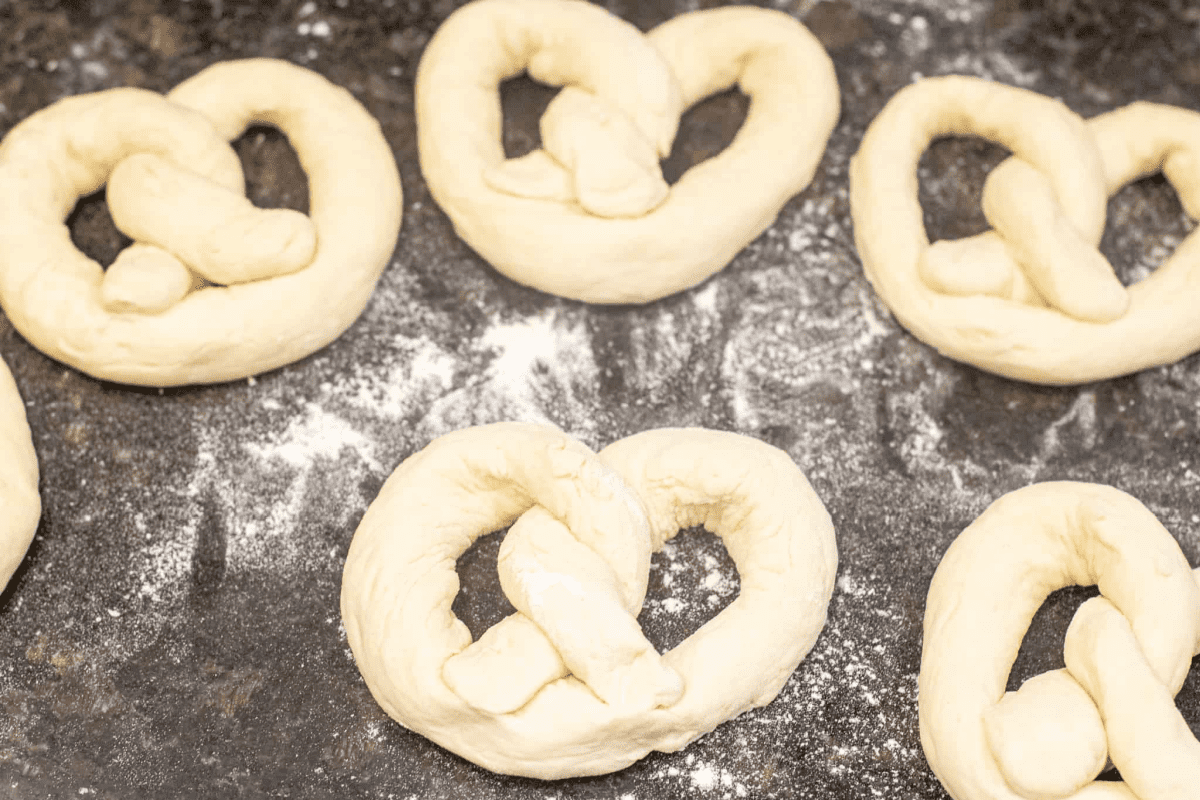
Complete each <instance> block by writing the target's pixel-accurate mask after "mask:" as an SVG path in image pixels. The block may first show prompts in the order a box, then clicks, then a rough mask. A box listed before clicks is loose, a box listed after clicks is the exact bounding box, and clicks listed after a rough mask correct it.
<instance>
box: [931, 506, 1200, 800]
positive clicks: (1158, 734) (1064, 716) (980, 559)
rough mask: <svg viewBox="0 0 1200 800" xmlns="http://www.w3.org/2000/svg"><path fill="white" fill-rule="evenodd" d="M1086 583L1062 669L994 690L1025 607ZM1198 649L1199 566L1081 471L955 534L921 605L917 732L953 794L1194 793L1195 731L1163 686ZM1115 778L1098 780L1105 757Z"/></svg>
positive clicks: (1167, 798)
mask: <svg viewBox="0 0 1200 800" xmlns="http://www.w3.org/2000/svg"><path fill="white" fill-rule="evenodd" d="M1092 584H1096V585H1098V586H1099V588H1100V592H1101V596H1100V597H1096V598H1093V599H1091V600H1089V601H1087V602H1086V603H1084V604H1083V606H1081V607H1080V609H1079V611H1078V612H1077V613H1076V615H1075V618H1074V620H1073V621H1072V623H1071V627H1070V628H1069V629H1068V631H1067V640H1066V664H1067V667H1066V669H1065V670H1057V671H1054V672H1047V673H1043V674H1041V675H1038V676H1036V677H1034V678H1032V679H1030V680H1028V681H1026V682H1025V683H1024V684H1023V685H1022V686H1021V688H1020V689H1019V690H1017V691H1016V692H1010V693H1007V694H1006V693H1005V690H1004V689H1005V685H1006V683H1007V681H1008V675H1009V671H1010V670H1011V668H1012V665H1013V662H1014V661H1015V660H1016V657H1017V650H1018V648H1019V647H1020V644H1021V639H1022V638H1023V637H1024V636H1025V631H1026V630H1027V629H1028V628H1029V624H1030V622H1031V621H1032V619H1033V616H1034V613H1035V612H1036V611H1037V609H1038V607H1039V606H1040V605H1041V604H1042V602H1043V601H1044V600H1045V599H1046V597H1047V596H1048V595H1049V594H1050V593H1051V592H1053V591H1055V590H1056V589H1060V588H1062V587H1064V586H1072V585H1081V586H1089V585H1092ZM1197 654H1200V570H1196V571H1195V573H1193V571H1192V569H1191V568H1190V567H1189V566H1188V563H1187V560H1186V559H1185V558H1184V555H1183V553H1182V552H1181V551H1180V549H1179V545H1178V544H1177V543H1176V541H1175V539H1174V538H1172V537H1171V534H1170V533H1168V532H1167V531H1166V529H1165V528H1163V526H1162V525H1161V524H1159V522H1158V520H1157V519H1155V518H1154V515H1153V514H1151V513H1150V512H1149V511H1148V510H1147V509H1146V507H1145V506H1143V505H1142V504H1141V503H1139V502H1138V501H1137V500H1135V499H1133V498H1132V497H1130V496H1129V495H1127V494H1125V493H1124V492H1121V491H1118V490H1116V489H1113V488H1110V487H1107V486H1098V485H1095V484H1086V483H1067V482H1062V483H1043V484H1037V485H1034V486H1029V487H1026V488H1024V489H1020V490H1018V491H1015V492H1012V493H1010V494H1007V495H1005V496H1004V497H1001V498H1000V499H999V500H997V501H996V502H995V503H993V504H992V506H991V507H990V508H989V509H988V510H987V511H985V512H984V513H983V514H982V515H981V516H980V517H979V518H978V519H977V520H975V522H973V523H972V524H971V525H970V526H969V527H968V528H967V529H966V530H965V531H963V532H962V534H961V535H960V536H959V537H958V539H956V540H955V541H954V543H953V544H952V545H951V546H950V548H949V549H948V550H947V551H946V555H945V556H944V557H943V558H942V561H941V564H939V565H938V568H937V572H936V573H935V574H934V576H933V582H932V584H931V585H930V587H929V599H928V602H927V603H926V607H925V642H924V651H923V653H922V657H921V676H920V720H921V742H922V744H923V745H924V748H925V755H926V757H927V758H928V760H929V764H930V766H931V767H932V768H933V771H934V773H935V774H936V775H937V776H938V779H939V780H941V782H942V785H943V786H945V787H946V791H947V792H949V793H950V796H951V797H953V798H955V800H1044V799H1045V798H1076V799H1077V800H1106V799H1111V800H1118V798H1119V799H1120V800H1196V799H1197V798H1200V743H1197V741H1196V739H1195V737H1194V736H1192V734H1191V731H1190V730H1189V729H1188V725H1187V722H1185V721H1184V719H1183V717H1182V716H1181V715H1180V713H1179V710H1178V709H1177V708H1176V707H1175V704H1174V701H1173V698H1174V696H1175V694H1176V693H1177V692H1178V691H1179V689H1180V687H1181V686H1182V685H1183V682H1184V680H1185V678H1186V677H1187V674H1188V669H1189V668H1190V666H1191V660H1192V657H1193V655H1197ZM1109 757H1111V758H1112V762H1113V763H1114V764H1115V765H1116V767H1117V768H1118V769H1119V770H1120V772H1121V776H1122V778H1124V783H1119V782H1110V781H1095V778H1096V776H1097V775H1099V774H1100V772H1101V771H1102V770H1103V769H1104V767H1105V764H1106V762H1107V759H1108V758H1109Z"/></svg>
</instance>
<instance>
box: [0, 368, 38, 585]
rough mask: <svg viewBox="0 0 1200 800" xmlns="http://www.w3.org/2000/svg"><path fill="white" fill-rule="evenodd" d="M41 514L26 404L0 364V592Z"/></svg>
mask: <svg viewBox="0 0 1200 800" xmlns="http://www.w3.org/2000/svg"><path fill="white" fill-rule="evenodd" d="M41 514H42V504H41V499H40V498H39V496H38V462H37V453H36V452H34V449H33V440H32V438H31V437H30V433H29V423H28V422H26V420H25V404H24V403H22V402H21V395H20V394H18V392H17V385H16V384H15V383H14V382H13V379H12V374H11V373H10V372H9V371H8V367H7V366H5V365H4V362H3V361H0V590H3V589H4V587H5V586H7V585H8V579H9V578H11V577H12V574H13V572H14V571H15V570H16V568H17V565H18V564H20V563H21V559H22V558H24V557H25V551H26V550H28V549H29V543H30V542H32V541H33V535H34V533H35V532H36V531H37V526H38V520H39V519H40V517H41Z"/></svg>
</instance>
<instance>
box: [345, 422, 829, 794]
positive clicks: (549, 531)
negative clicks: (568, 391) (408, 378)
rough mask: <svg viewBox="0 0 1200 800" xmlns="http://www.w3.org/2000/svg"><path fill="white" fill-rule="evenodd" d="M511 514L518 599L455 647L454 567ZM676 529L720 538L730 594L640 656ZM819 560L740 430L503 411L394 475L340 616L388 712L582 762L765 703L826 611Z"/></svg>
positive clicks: (475, 744) (493, 752)
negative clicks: (657, 578)
mask: <svg viewBox="0 0 1200 800" xmlns="http://www.w3.org/2000/svg"><path fill="white" fill-rule="evenodd" d="M509 524H511V525H512V528H511V529H510V531H509V532H508V534H507V535H506V537H505V540H504V543H503V545H502V548H501V551H500V557H499V565H498V566H499V572H500V579H501V586H502V587H503V589H504V592H505V594H506V595H507V596H508V598H509V599H510V600H511V601H512V603H513V605H514V606H515V607H516V608H517V609H518V613H517V614H514V615H512V616H510V617H508V618H507V619H505V620H503V621H502V622H500V623H497V624H496V625H494V626H493V627H492V628H491V629H489V630H488V631H487V633H485V634H484V635H483V636H482V637H480V639H479V640H478V641H476V642H472V641H471V635H470V633H469V632H468V631H467V628H466V626H465V625H464V624H463V623H462V622H460V621H459V620H458V619H457V618H456V617H455V616H454V614H453V613H452V611H451V604H452V603H453V602H454V598H455V596H456V594H457V593H458V588H459V583H458V576H457V575H456V574H455V562H456V560H457V558H458V557H459V556H460V555H461V554H462V553H463V552H465V551H466V549H467V548H468V547H470V545H471V543H472V542H473V541H474V540H475V539H476V538H478V537H479V536H481V535H483V534H485V533H488V532H490V531H494V530H497V529H500V528H503V527H504V526H506V525H509ZM695 525H704V526H705V527H706V528H707V529H708V530H709V531H711V532H713V533H714V534H716V535H717V536H719V537H721V539H722V540H723V542H724V544H725V546H726V548H727V549H728V551H729V554H730V556H731V557H732V558H733V560H734V563H735V564H736V565H737V568H738V572H739V574H740V576H741V592H740V594H739V595H738V597H737V599H735V600H734V601H733V603H731V604H730V605H729V606H728V607H727V608H725V609H724V610H723V611H722V612H721V613H720V614H718V615H717V616H716V617H714V618H713V619H711V620H709V621H708V622H707V623H706V624H705V625H704V626H703V627H702V628H701V629H700V630H698V631H697V632H695V633H694V634H692V636H690V637H689V638H688V639H686V640H685V641H684V642H683V643H681V644H680V645H679V646H677V647H675V648H674V649H673V650H671V651H670V652H668V653H665V654H663V655H659V654H658V653H657V651H656V650H655V649H654V647H653V646H652V645H651V644H650V643H649V642H648V641H646V639H645V637H644V636H643V635H642V632H641V629H640V627H639V626H638V624H637V621H636V616H637V613H638V610H639V609H640V608H641V605H642V599H643V597H644V595H645V591H646V584H647V578H648V571H649V563H650V554H651V552H652V551H654V550H657V549H659V548H661V547H662V546H663V544H664V543H665V542H666V541H667V540H668V539H670V538H671V537H672V536H674V535H675V534H676V533H678V532H679V531H680V530H681V529H682V528H687V527H691V526H695ZM836 568H837V547H836V542H835V539H834V531H833V525H832V523H831V521H830V519H829V515H828V513H827V512H826V511H825V508H824V506H823V505H822V504H821V501H820V499H819V498H818V497H817V496H816V494H815V493H814V492H813V490H812V488H811V487H810V486H809V485H808V482H807V481H806V480H805V478H804V476H803V475H802V474H801V472H800V471H799V469H797V467H796V465H795V464H794V463H793V462H792V460H791V459H790V458H789V457H788V456H787V454H786V453H783V452H782V451H779V450H777V449H775V448H773V447H771V446H769V445H766V444H764V443H762V442H760V441H758V440H755V439H750V438H748V437H743V436H739V435H737V434H732V433H725V432H718V431H707V430H700V429H663V430H654V431H648V432H645V433H641V434H637V435H635V436H630V437H628V438H626V439H622V440H620V441H618V442H616V443H614V444H612V445H610V446H609V447H607V448H605V449H604V450H602V451H601V452H600V453H599V455H597V454H595V453H593V452H592V451H590V450H589V449H588V448H587V447H585V446H583V445H582V444H580V443H579V442H577V441H575V440H573V439H571V438H569V437H568V436H566V435H565V434H563V433H561V432H560V431H558V430H557V429H555V428H551V427H549V426H543V425H529V424H520V423H500V424H496V425H488V426H483V427H478V428H468V429H466V430H462V431H458V432H455V433H451V434H448V435H446V436H443V437H441V438H439V439H436V440H435V441H433V442H432V443H431V444H429V445H428V446H427V447H426V448H425V449H424V450H422V451H420V452H419V453H417V454H415V455H413V456H412V457H410V458H409V459H407V460H406V461H404V463H402V464H401V465H400V466H399V467H398V468H397V469H396V471H395V472H394V473H393V474H392V476H391V477H390V478H389V479H388V481H387V482H386V483H385V484H384V486H383V489H382V490H381V491H380V493H379V496H378V497H377V498H376V500H375V501H374V502H373V503H372V504H371V507H370V508H369V509H368V510H367V513H366V515H365V516H364V517H363V520H362V523H361V524H360V525H359V528H358V530H357V532H356V533H355V535H354V540H353V542H352V543H351V545H350V552H349V555H348V556H347V559H346V567H345V572H344V575H343V582H342V618H343V621H344V623H345V626H346V635H347V638H348V640H349V643H350V648H351V650H352V651H353V652H354V657H355V660H356V662H357V663H358V667H359V670H360V671H361V672H362V675H363V679H364V680H365V681H366V683H367V686H368V687H369V688H370V690H371V693H372V694H373V695H374V696H375V699H376V700H377V701H378V702H379V704H380V705H381V706H382V707H383V709H384V710H385V711H386V712H387V713H388V714H389V715H390V716H391V717H392V718H393V719H395V720H397V721H398V722H400V723H401V724H402V725H404V726H405V727H407V728H411V729H412V730H414V731H417V732H418V733H421V734H422V735H424V736H427V737H429V738H430V739H432V740H434V741H435V742H437V743H438V744H440V745H442V746H443V747H446V748H447V749H449V750H452V751H454V752H455V753H458V754H459V755H461V756H463V757H464V758H467V759H470V760H471V761H473V762H475V763H476V764H479V765H481V766H484V767H486V768H488V769H490V770H493V771H495V772H502V773H509V774H516V775H526V776H530V777H536V778H543V779H555V778H565V777H573V776H581V775H599V774H603V773H607V772H612V771H614V770H617V769H621V768H622V767H625V766H627V765H629V764H631V763H633V762H634V761H636V760H637V759H639V758H641V757H642V756H644V755H646V753H648V752H649V751H651V750H662V751H674V750H678V749H680V748H682V747H684V746H685V745H687V744H688V743H689V742H691V741H693V740H694V739H696V738H697V737H699V736H701V735H703V734H704V733H706V732H708V731H710V730H712V729H713V728H715V727H716V726H717V725H719V724H720V723H721V722H723V721H725V720H727V719H729V718H731V717H733V716H736V715H737V714H740V713H741V712H743V711H746V710H747V709H750V708H753V707H757V706H762V705H766V704H767V703H769V702H770V701H771V700H772V699H774V698H775V696H776V695H777V694H778V693H779V691H780V689H782V687H783V685H784V683H785V682H786V681H787V679H788V677H789V676H790V675H791V673H792V672H793V671H794V670H795V668H796V666H797V665H798V664H799V663H800V661H801V660H802V659H803V658H804V656H805V655H806V654H807V653H808V651H809V650H810V649H811V648H812V646H813V643H814V642H815V641H816V638H817V635H818V634H819V633H820V631H821V629H822V628H823V627H824V624H825V614H826V608H827V606H828V603H829V599H830V596H831V595H832V592H833V580H834V573H835V571H836Z"/></svg>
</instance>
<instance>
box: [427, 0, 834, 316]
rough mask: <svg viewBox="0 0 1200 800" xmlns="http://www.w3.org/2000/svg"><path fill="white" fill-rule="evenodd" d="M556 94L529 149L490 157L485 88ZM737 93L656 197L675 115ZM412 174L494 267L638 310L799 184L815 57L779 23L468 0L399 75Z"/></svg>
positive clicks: (691, 279)
mask: <svg viewBox="0 0 1200 800" xmlns="http://www.w3.org/2000/svg"><path fill="white" fill-rule="evenodd" d="M526 70H527V71H528V73H529V75H530V76H531V77H533V78H535V79H536V80H539V81H542V82H543V83H548V84H552V85H555V86H566V87H567V88H565V89H564V90H563V91H562V92H561V93H560V94H559V95H558V96H557V97H556V98H555V99H554V101H553V102H552V103H551V104H550V107H549V108H548V109H547V111H546V114H545V116H543V117H542V143H543V146H544V148H545V149H542V150H537V151H534V152H533V153H531V154H530V155H528V156H525V157H524V158H521V159H512V160H507V161H506V160H505V156H504V150H503V148H502V147H501V143H500V129H501V109H500V97H499V92H498V86H499V84H500V82H501V81H503V80H505V79H506V78H510V77H513V76H514V75H517V74H518V73H520V72H522V71H526ZM734 85H737V86H738V87H739V88H740V89H741V90H742V91H743V92H745V93H746V94H747V95H749V96H750V98H751V103H750V111H749V113H748V115H747V117H746V122H745V124H744V125H743V126H742V129H741V130H740V131H739V133H738V135H737V137H736V138H735V139H734V141H733V143H732V144H730V145H729V147H728V148H726V149H725V150H724V151H723V152H722V153H721V154H719V155H717V156H715V157H713V158H711V159H709V160H708V161H706V162H704V163H703V164H700V165H698V166H696V167H695V168H693V169H691V170H689V171H688V172H687V173H686V174H684V175H683V177H681V178H680V179H679V181H678V182H677V183H676V184H675V185H674V186H672V187H670V188H669V189H668V187H667V185H666V183H665V182H664V181H663V178H662V174H661V172H660V170H659V164H658V162H659V159H661V158H664V157H665V156H666V155H667V154H668V153H669V151H670V149H671V142H672V140H673V139H674V137H675V132H676V128H677V126H678V124H679V115H680V113H682V111H683V110H684V108H686V107H687V106H690V105H692V104H693V103H695V102H697V101H699V100H700V99H702V98H704V97H706V96H708V95H710V94H714V93H716V92H720V91H723V90H725V89H728V88H730V87H731V86H734ZM416 94H417V123H418V128H417V132H418V140H417V141H418V145H419V149H420V156H421V169H422V171H423V172H424V174H425V180H426V182H427V183H428V184H429V190H430V193H431V194H432V195H433V196H434V198H435V199H436V200H437V202H438V204H439V205H441V207H442V209H443V210H444V211H445V212H446V214H447V215H448V216H449V217H450V219H451V221H452V222H453V223H454V227H455V230H456V231H457V232H458V234H459V235H460V236H461V237H462V238H463V239H464V240H466V242H467V243H468V244H470V245H471V247H473V248H475V250H477V251H478V252H479V253H480V254H481V255H482V256H483V257H484V258H485V259H487V260H488V261H489V262H490V263H491V264H492V265H493V266H494V267H495V268H496V269H498V270H500V271H501V272H502V273H504V274H505V275H507V276H508V277H510V278H512V279H513V280H515V281H517V282H519V283H523V284H526V285H528V286H532V287H534V288H537V289H541V290H542V291H545V292H549V293H551V294H557V295H562V296H564V297H571V298H575V299H579V300H585V301H587V302H592V303H642V302H648V301H651V300H655V299H657V298H660V297H663V296H665V295H669V294H673V293H675V292H678V291H681V290H683V289H686V288H688V287H690V286H694V285H695V284H697V283H700V282H701V281H703V280H704V279H705V278H707V277H709V276H710V275H712V274H713V273H715V272H717V271H718V270H721V269H723V268H724V267H725V265H726V264H728V263H729V262H730V261H731V260H732V259H733V257H734V256H735V255H736V254H737V253H738V252H739V251H740V250H741V249H742V248H744V247H745V246H746V245H747V244H748V243H749V242H750V241H751V240H752V239H754V237H756V236H758V235H759V234H760V233H762V232H763V231H764V230H765V229H766V228H767V227H768V226H769V225H770V224H771V223H772V222H773V221H774V219H775V217H776V215H777V214H778V213H779V209H780V208H781V207H782V206H783V204H784V203H785V202H786V201H787V200H788V199H789V198H791V197H792V196H793V195H795V194H796V193H797V192H799V191H801V190H802V189H803V188H804V187H805V186H807V185H808V184H809V182H810V181H811V180H812V176H813V172H814V171H815V169H816V166H817V162H818V161H820V159H821V155H822V153H823V152H824V148H825V142H826V141H827V140H828V138H829V134H830V132H831V131H832V130H833V126H834V124H835V122H836V121H837V116H838V103H839V99H838V87H837V79H836V76H835V74H834V70H833V64H832V62H831V61H830V60H829V56H828V55H827V54H826V53H825V51H824V49H823V48H822V47H821V45H820V43H819V42H818V41H817V40H816V38H815V37H813V36H812V34H810V33H809V32H808V30H807V29H806V28H805V27H804V26H803V25H801V24H800V23H799V22H797V21H796V20H795V19H793V18H792V17H789V16H787V15H786V14H783V13H780V12H776V11H767V10H763V9H755V8H744V7H728V8H718V9H713V10H709V11H699V12H693V13H689V14H682V15H680V16H678V17H676V18H674V19H672V20H671V21H669V22H666V23H664V24H663V25H660V26H658V27H657V28H655V29H654V30H652V31H651V32H649V33H648V34H645V35H644V36H643V34H642V33H640V32H639V31H638V30H637V29H636V28H634V27H633V26H632V25H630V24H628V23H626V22H623V21H622V20H620V19H618V18H617V17H615V16H613V15H611V14H609V13H608V12H606V11H604V10H603V9H601V8H598V7H596V6H593V5H591V4H590V3H586V2H582V0H477V1H476V2H474V3H470V4H468V5H466V6H464V7H463V8H461V9H459V10H458V11H456V12H455V13H454V14H452V15H451V16H450V17H449V18H448V19H447V20H446V22H445V23H444V24H443V25H442V26H441V28H440V29H439V30H438V32H437V34H436V35H435V36H434V37H433V39H432V41H430V43H429V46H428V47H427V48H426V50H425V54H424V56H423V57H422V59H421V64H420V68H419V70H418V73H417V84H416Z"/></svg>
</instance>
